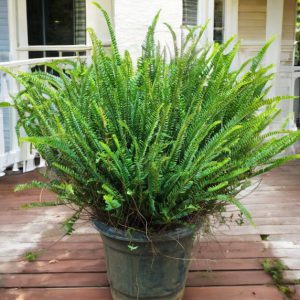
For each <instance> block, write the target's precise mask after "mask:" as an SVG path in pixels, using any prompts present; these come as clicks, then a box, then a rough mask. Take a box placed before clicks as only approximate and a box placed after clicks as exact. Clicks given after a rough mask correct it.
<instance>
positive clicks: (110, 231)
mask: <svg viewBox="0 0 300 300" xmlns="http://www.w3.org/2000/svg"><path fill="white" fill-rule="evenodd" d="M92 224H93V225H94V228H96V229H97V230H98V231H99V232H100V233H101V234H102V235H104V236H106V237H108V238H112V239H116V240H119V241H126V242H135V243H150V242H162V241H174V240H178V239H181V238H184V237H187V236H190V235H194V234H195V233H196V232H197V231H198V229H199V228H200V225H201V224H198V225H197V226H195V228H189V227H177V228H175V229H173V230H167V231H165V232H162V233H159V234H152V235H150V236H148V237H147V236H146V234H145V233H143V232H139V231H134V232H132V233H129V232H128V231H125V230H121V229H118V228H116V227H112V226H110V225H107V224H105V223H104V222H101V221H99V220H97V219H92Z"/></svg>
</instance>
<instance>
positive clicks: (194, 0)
mask: <svg viewBox="0 0 300 300" xmlns="http://www.w3.org/2000/svg"><path fill="white" fill-rule="evenodd" d="M197 12H198V0H183V20H182V24H183V25H190V26H196V25H197V16H198V14H197Z"/></svg>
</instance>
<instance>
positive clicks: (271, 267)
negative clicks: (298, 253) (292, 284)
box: [262, 258, 293, 299]
mask: <svg viewBox="0 0 300 300" xmlns="http://www.w3.org/2000/svg"><path fill="white" fill-rule="evenodd" d="M262 267H263V269H264V270H265V272H266V273H267V274H269V275H270V276H271V277H272V279H273V282H274V284H275V285H276V287H277V288H278V289H279V290H280V291H281V292H282V293H283V294H284V295H285V296H286V297H288V298H289V299H292V296H293V292H292V290H291V289H290V288H289V287H288V286H287V285H285V284H284V278H283V272H284V270H286V269H287V267H286V266H285V265H284V264H283V263H282V262H281V261H280V260H279V259H271V258H267V259H265V260H264V261H263V262H262Z"/></svg>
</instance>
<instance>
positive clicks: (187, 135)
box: [13, 5, 300, 232]
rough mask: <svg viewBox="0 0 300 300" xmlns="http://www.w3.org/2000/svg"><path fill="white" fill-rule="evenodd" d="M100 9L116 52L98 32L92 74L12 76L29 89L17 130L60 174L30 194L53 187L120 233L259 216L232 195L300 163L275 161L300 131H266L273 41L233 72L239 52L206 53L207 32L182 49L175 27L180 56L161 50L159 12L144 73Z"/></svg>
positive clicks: (271, 107) (209, 49) (68, 67)
mask: <svg viewBox="0 0 300 300" xmlns="http://www.w3.org/2000/svg"><path fill="white" fill-rule="evenodd" d="M98 6H99V5H98ZM100 9H101V10H102V8H101V7H100ZM102 12H103V13H104V16H105V18H106V21H107V25H108V27H109V31H110V33H111V38H112V49H111V52H110V53H106V51H104V48H103V46H102V43H101V41H99V40H98V39H97V38H96V35H95V33H94V31H93V30H89V32H90V37H91V40H92V42H93V56H92V64H91V65H86V64H85V63H83V62H80V61H76V62H74V61H67V60H66V61H58V62H53V63H51V64H47V66H48V67H49V68H50V69H51V70H53V72H54V73H53V74H50V73H45V72H42V71H36V72H34V73H23V72H19V73H16V74H13V76H14V77H15V78H16V80H17V81H18V82H19V83H20V84H21V85H22V86H23V87H24V90H22V91H21V92H20V93H19V94H18V95H17V96H16V97H15V98H14V106H15V108H16V109H17V110H18V113H19V116H20V118H19V124H18V127H17V128H21V127H23V128H24V129H25V131H26V133H27V135H28V137H27V138H23V139H22V140H24V141H28V142H30V143H32V144H33V145H34V147H35V148H36V149H37V150H38V151H39V153H40V154H41V156H42V157H43V158H44V159H45V160H46V161H47V164H48V168H49V170H50V171H51V173H52V174H55V176H51V178H50V179H49V182H47V183H42V184H40V183H33V186H32V187H38V186H39V185H40V186H39V187H44V188H48V189H50V190H51V191H54V192H55V193H57V194H58V196H59V199H60V200H62V201H65V202H68V203H69V202H70V203H74V204H75V205H77V206H78V207H79V209H85V211H87V212H89V213H90V214H91V215H92V216H93V217H96V218H99V219H100V220H102V221H104V222H109V223H110V224H112V225H115V226H117V227H121V228H129V227H132V228H135V229H139V230H147V231H151V230H152V231H155V230H158V229H160V228H166V226H178V225H181V224H186V223H189V222H195V220H199V219H201V218H204V217H206V216H207V215H210V214H213V213H215V212H220V211H223V210H224V206H225V205H226V204H227V203H232V204H235V205H237V207H238V208H239V209H240V210H241V211H242V213H243V215H245V216H246V217H248V218H250V215H249V213H248V212H247V210H246V209H245V208H244V207H243V206H242V205H241V203H239V202H238V201H237V200H236V199H235V196H236V195H237V194H238V193H239V192H240V191H241V190H242V189H244V188H245V187H246V186H247V183H248V181H249V179H250V178H251V177H254V176H256V175H258V174H260V173H263V172H266V171H268V170H270V169H272V168H274V167H277V166H278V165H280V164H282V163H284V162H286V161H287V160H290V159H294V158H298V156H289V157H278V156H277V155H278V154H280V153H281V152H282V151H283V150H285V149H286V148H287V147H289V146H290V145H292V144H293V143H294V142H295V141H296V140H298V139H299V137H300V133H299V132H290V131H287V130H284V131H280V132H274V133H268V134H266V133H265V132H266V129H267V128H268V125H269V124H270V123H271V122H272V121H273V120H274V118H275V117H276V116H277V115H278V113H279V110H278V108H277V107H276V106H277V104H278V103H279V102H280V101H281V100H282V99H285V98H286V97H275V98H271V99H269V98H267V91H268V88H269V81H270V79H272V77H273V75H272V74H270V67H269V66H267V67H266V66H261V65H260V62H261V60H262V58H263V56H264V54H265V52H266V51H267V48H268V46H269V43H267V44H266V46H265V47H263V48H262V50H261V52H260V53H258V54H257V56H255V57H254V58H253V59H250V60H249V61H247V62H246V63H245V64H244V65H243V66H242V67H241V68H240V69H237V70H233V69H232V61H233V59H234V58H235V56H236V54H237V52H238V49H239V45H238V44H236V45H233V47H231V46H232V41H231V40H230V41H228V42H227V43H225V44H223V45H219V44H214V45H208V46H205V47H202V45H200V38H201V36H202V34H203V32H204V30H205V26H204V27H202V28H201V27H200V28H198V27H196V28H192V29H188V32H189V33H188V34H187V37H186V38H185V40H184V41H183V43H182V47H181V48H179V46H178V45H177V39H176V35H175V33H174V31H173V30H172V28H171V27H170V26H169V25H166V26H167V28H168V29H169V30H170V34H171V36H172V37H173V40H174V53H175V55H173V56H172V55H171V54H169V52H168V51H167V50H166V49H161V47H159V46H157V44H156V43H155V39H154V33H155V26H156V23H157V22H158V16H159V14H158V15H157V16H156V17H155V18H154V21H153V23H152V25H151V26H150V27H149V30H148V33H147V36H146V39H145V42H144V44H143V46H142V55H141V57H140V58H139V59H138V61H137V64H136V65H135V64H134V62H133V61H132V59H131V57H130V54H129V53H128V52H125V53H124V55H121V54H120V53H119V50H118V46H117V42H116V39H115V36H114V31H113V29H112V25H111V23H110V20H109V18H108V16H107V14H106V13H105V12H104V11H103V10H102ZM76 217H78V216H76ZM72 224H73V223H72V221H71V220H70V223H69V222H67V224H66V227H67V231H68V232H72V228H73V227H72Z"/></svg>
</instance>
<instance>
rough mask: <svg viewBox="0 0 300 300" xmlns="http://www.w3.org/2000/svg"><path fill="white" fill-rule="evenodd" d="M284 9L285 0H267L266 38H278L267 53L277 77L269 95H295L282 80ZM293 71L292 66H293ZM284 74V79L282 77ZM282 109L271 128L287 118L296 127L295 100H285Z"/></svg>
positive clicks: (291, 127) (289, 126) (290, 126)
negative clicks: (282, 84) (283, 84)
mask: <svg viewBox="0 0 300 300" xmlns="http://www.w3.org/2000/svg"><path fill="white" fill-rule="evenodd" d="M283 9H284V0H267V24H266V39H267V40H268V39H270V38H271V37H273V36H275V37H276V40H275V41H274V42H273V43H272V45H271V46H270V48H269V50H268V52H267V54H266V59H265V61H266V63H267V64H274V65H275V67H274V71H275V74H276V78H275V79H274V81H273V86H272V89H271V90H270V92H269V97H274V96H280V95H286V94H287V93H289V94H290V95H293V91H289V90H288V89H287V88H286V87H284V88H282V87H281V84H280V81H281V80H285V79H286V78H285V77H286V75H285V74H284V73H281V66H280V56H281V51H282V50H281V43H282V25H283ZM291 72H292V68H291ZM281 76H283V77H284V78H283V79H280V77H281ZM278 107H279V108H280V109H281V114H280V115H279V116H278V117H277V119H276V120H275V121H274V122H273V123H272V124H271V125H270V129H271V130H278V129H279V128H280V127H281V125H282V123H283V122H284V121H285V120H286V119H287V118H290V119H289V122H288V126H287V127H288V129H296V125H295V122H294V118H292V115H293V101H283V102H281V103H280V104H279V106H278Z"/></svg>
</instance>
